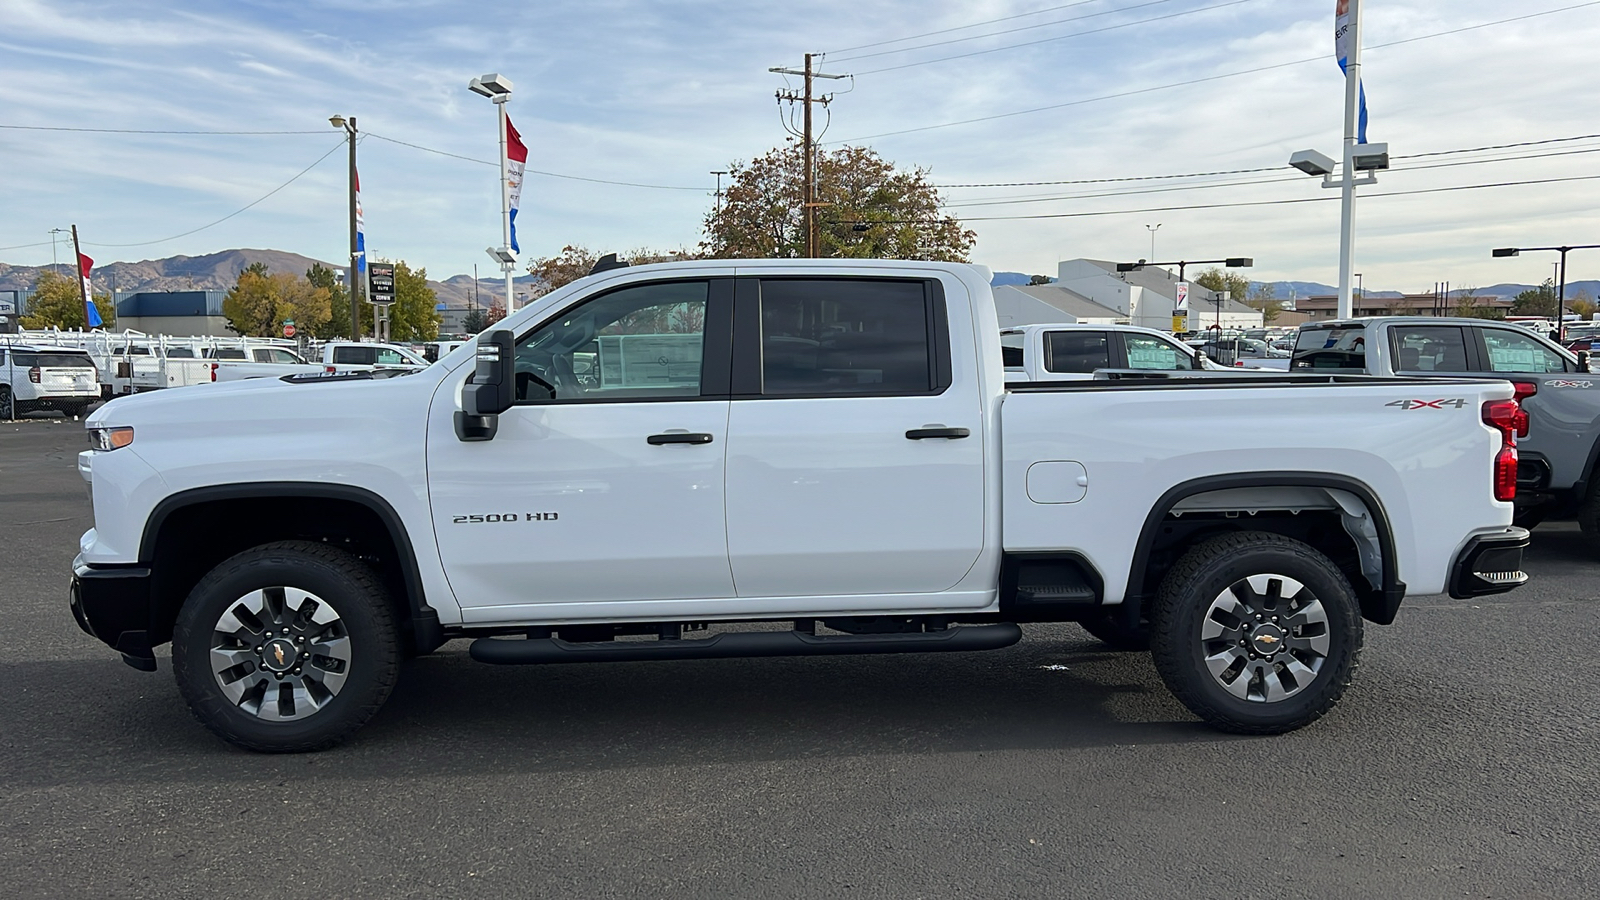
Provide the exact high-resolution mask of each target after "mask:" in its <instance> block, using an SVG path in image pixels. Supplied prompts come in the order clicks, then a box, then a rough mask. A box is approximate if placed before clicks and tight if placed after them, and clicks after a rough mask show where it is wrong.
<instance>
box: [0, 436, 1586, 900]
mask: <svg viewBox="0 0 1600 900" xmlns="http://www.w3.org/2000/svg"><path fill="white" fill-rule="evenodd" d="M83 446H84V441H83V434H82V429H81V424H80V423H76V422H67V421H62V420H52V419H47V418H36V419H33V420H30V421H26V422H18V423H0V616H3V620H0V684H3V687H0V787H3V790H0V873H3V874H0V896H3V897H19V898H35V897H38V898H43V897H95V898H102V897H221V896H270V897H273V898H281V897H317V898H332V897H385V898H390V897H394V898H399V897H509V896H524V897H612V896H617V897H661V896H692V897H756V896H760V897H765V898H777V897H830V898H832V897H930V898H939V897H980V896H1004V897H1067V896H1094V897H1141V898H1143V897H1195V898H1201V897H1219V898H1220V897H1272V898H1302V897H1305V898H1312V897H1315V898H1321V897H1341V898H1343V897H1407V898H1418V897H1563V898H1564V897H1579V896H1595V895H1596V894H1600V854H1597V853H1596V850H1595V848H1596V846H1597V845H1600V778H1597V777H1596V767H1597V759H1600V712H1597V702H1596V701H1597V698H1600V648H1597V643H1600V642H1597V638H1600V581H1597V579H1596V578H1595V575H1596V573H1600V550H1596V549H1592V548H1591V547H1590V546H1588V545H1587V544H1586V542H1585V541H1584V539H1583V538H1582V535H1581V534H1580V533H1579V532H1578V531H1577V530H1576V528H1575V527H1574V526H1572V525H1570V524H1566V523H1555V524H1552V525H1547V526H1545V527H1543V528H1541V529H1540V530H1539V531H1538V532H1536V542H1535V547H1534V550H1533V552H1532V556H1531V561H1530V564H1529V565H1528V569H1529V571H1530V572H1531V573H1532V574H1533V576H1534V581H1533V582H1532V583H1531V584H1530V585H1529V586H1528V587H1526V588H1524V589H1522V590H1520V591H1518V592H1515V593H1512V594H1510V595H1505V596H1503V597H1499V598H1490V599H1488V600H1485V601H1476V602H1471V601H1467V602H1464V601H1455V600H1450V599H1448V598H1442V597H1414V598H1411V599H1408V600H1407V602H1406V605H1405V607H1404V608H1403V609H1402V611H1401V617H1400V621H1399V622H1397V623H1396V624H1395V625H1394V626H1392V627H1389V628H1379V627H1376V626H1369V628H1368V631H1367V644H1366V651H1365V655H1364V657H1363V661H1362V666H1361V669H1360V671H1359V672H1358V674H1357V680H1356V684H1355V686H1354V687H1353V688H1352V689H1351V690H1350V692H1349V693H1348V694H1347V695H1346V697H1345V699H1344V702H1343V704H1342V705H1341V706H1340V707H1339V708H1338V709H1337V710H1335V711H1334V713H1333V714H1331V715H1330V716H1329V717H1327V718H1326V719H1324V720H1323V721H1321V722H1319V723H1317V724H1316V725H1313V726H1312V727H1310V728H1308V729H1305V730H1303V731H1301V732H1298V733H1295V734H1292V735H1286V736H1282V737H1276V738H1265V739H1263V738H1239V737H1232V736H1227V735H1222V734H1218V733H1215V732H1212V731H1210V730H1208V729H1207V728H1205V727H1203V726H1201V725H1200V724H1199V723H1198V722H1197V721H1196V720H1195V719H1194V718H1193V717H1192V716H1191V715H1190V714H1189V713H1188V712H1187V711H1186V710H1185V709H1183V707H1181V706H1180V705H1179V704H1178V703H1177V702H1176V701H1174V700H1173V699H1171V698H1170V697H1169V696H1168V694H1167V692H1166V690H1165V689H1164V688H1163V687H1162V685H1161V683H1160V681H1159V680H1158V678H1157V676H1156V674H1155V671H1154V669H1153V668H1152V666H1151V664H1150V662H1149V660H1148V658H1147V657H1144V656H1140V655H1125V654H1118V653H1111V652H1107V651H1105V650H1103V649H1102V648H1101V645H1099V644H1098V643H1097V642H1096V641H1094V640H1093V639H1092V638H1090V637H1088V635H1086V634H1085V633H1084V632H1082V631H1081V630H1080V629H1078V628H1077V627H1076V626H1056V627H1035V628H1033V629H1031V630H1030V631H1029V633H1028V636H1027V637H1026V638H1025V639H1024V641H1023V642H1022V643H1021V644H1019V645H1017V646H1015V647H1012V648H1009V649H1006V650H1001V651H995V652H991V653H981V654H958V655H948V656H928V657H917V656H896V657H860V658H821V659H789V660H781V659H780V660H749V661H714V662H678V663H620V664H607V665H593V666H557V667H548V668H540V667H525V668H494V667H486V666H482V665H479V664H476V663H473V662H472V661H470V660H469V659H468V657H467V654H466V645H465V643H464V642H455V643H452V644H450V645H447V646H446V648H445V649H444V650H443V651H441V652H440V653H438V654H436V655H434V656H430V657H426V658H423V659H419V660H416V661H414V662H413V663H411V664H410V666H409V668H408V670H407V671H406V672H405V674H404V675H403V677H402V680H401V682H400V685H399V687H398V689H397V690H396V691H395V693H394V695H393V697H392V698H391V699H390V700H389V702H388V705H387V706H386V707H385V708H384V709H383V711H382V712H381V713H380V714H379V715H378V717H377V718H376V719H375V720H374V721H373V722H372V723H371V724H369V725H368V726H367V727H366V728H365V729H364V730H362V731H361V732H359V733H358V734H357V735H356V736H355V738H354V739H353V740H351V741H350V742H348V743H346V744H345V745H343V746H341V747H339V748H336V749H334V750H332V751H329V752H326V753H321V754H314V755H305V756H260V755H254V754H250V753H247V752H243V751H239V750H235V749H232V748H230V747H228V746H226V745H224V744H222V743H220V742H219V741H217V740H216V739H214V738H213V737H211V735H210V734H209V733H208V732H206V731H205V730H203V729H202V728H201V727H200V726H199V725H198V724H196V723H195V722H194V721H193V720H192V719H191V718H190V716H189V713H188V711H187V709H186V708H185V707H184V705H183V703H182V701H181V700H180V698H179V696H178V693H177V690H176V688H175V687H174V685H173V682H172V677H171V669H170V665H169V663H168V662H167V660H166V659H165V658H163V659H162V661H161V671H160V672H158V673H156V674H153V675H152V674H145V673H141V672H137V671H135V670H133V669H131V668H128V667H127V666H125V665H123V664H122V662H121V661H120V659H119V658H118V657H117V656H116V654H115V653H113V652H111V651H110V650H109V649H107V648H106V647H104V646H103V645H101V644H99V643H98V642H97V641H95V640H94V639H93V638H90V637H89V636H87V635H85V634H83V633H81V632H80V631H79V630H78V628H77V626H76V625H74V624H73V621H72V617H71V615H70V614H69V613H68V611H67V605H66V597H65V587H66V577H67V573H68V569H69V566H70V562H71V560H72V557H73V554H74V552H75V549H76V546H77V538H78V535H79V534H80V533H81V532H82V531H83V530H84V529H86V528H88V527H89V525H90V514H89V507H88V503H87V500H86V497H85V493H84V490H83V486H82V483H81V481H80V480H79V478H78V476H77V473H76V471H75V469H74V457H75V455H76V453H77V452H78V450H79V449H80V448H82V447H83ZM163 649H165V648H163Z"/></svg>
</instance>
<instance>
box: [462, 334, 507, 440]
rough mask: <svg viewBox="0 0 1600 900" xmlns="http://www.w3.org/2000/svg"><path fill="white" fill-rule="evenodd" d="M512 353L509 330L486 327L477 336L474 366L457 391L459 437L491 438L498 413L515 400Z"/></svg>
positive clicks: (498, 425)
mask: <svg viewBox="0 0 1600 900" xmlns="http://www.w3.org/2000/svg"><path fill="white" fill-rule="evenodd" d="M515 354H516V344H515V340H514V339H513V337H512V335H511V332H509V331H505V330H496V331H488V332H485V333H483V334H481V335H479V336H478V367H477V369H475V370H474V371H473V373H472V377H471V378H470V379H468V383H467V385H466V387H464V388H463V389H462V391H461V406H462V409H461V411H460V412H457V413H456V437H458V438H460V439H461V440H463V441H488V440H493V439H494V435H495V432H496V431H498V430H499V428H500V414H501V413H503V412H505V411H506V410H508V409H510V408H511V405H512V403H513V402H515V400H516V394H515V387H516V377H515V374H514V372H513V368H514V366H515V359H516V356H515Z"/></svg>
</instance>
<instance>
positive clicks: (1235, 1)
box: [839, 0, 1256, 75]
mask: <svg viewBox="0 0 1600 900" xmlns="http://www.w3.org/2000/svg"><path fill="white" fill-rule="evenodd" d="M1157 2H1165V0H1157ZM1254 2H1256V0H1228V2H1226V3H1216V4H1213V5H1211V6H1201V7H1197V8H1195V9H1186V10H1184V11H1182V12H1175V13H1168V14H1167V15H1164V16H1151V17H1150V18H1148V19H1140V20H1138V21H1136V22H1122V23H1120V24H1117V25H1107V26H1105V27H1103V28H1091V29H1089V30H1087V31H1074V32H1072V33H1071V34H1061V35H1056V36H1055V37H1048V38H1040V39H1039V40H1036V41H1024V42H1022V43H1020V44H1006V45H1005V46H1003V47H990V48H989V49H987V50H973V51H972V52H970V53H958V54H956V55H954V56H940V57H937V58H934V59H923V60H918V61H917V62H908V63H901V64H900V65H897V66H885V67H883V68H881V69H868V70H866V71H865V72H861V73H859V74H861V75H877V74H879V73H882V72H895V71H898V70H900V69H910V68H913V67H915V66H926V65H931V64H933V63H941V62H949V61H951V60H953V59H968V58H970V57H974V56H983V55H985V54H988V53H999V52H1001V51H1002V50H1015V49H1017V48H1019V47H1033V46H1036V45H1038V44H1048V43H1051V42H1053V41H1064V40H1066V39H1067V38H1075V37H1083V36H1084V35H1088V34H1104V33H1106V32H1108V31H1117V30H1119V29H1122V28H1132V27H1134V26H1136V25H1149V24H1151V23H1152V22H1165V21H1167V20H1168V19H1179V18H1182V17H1184V16H1192V15H1194V14H1195V13H1203V12H1210V11H1212V10H1215V9H1224V8H1226V7H1229V6H1238V5H1239V4H1241V3H1254ZM1143 5H1144V6H1154V5H1155V4H1154V3H1146V4H1143ZM1138 8H1139V7H1136V6H1130V7H1127V8H1126V9H1138ZM1114 11H1115V12H1125V11H1126V10H1125V9H1124V10H1114ZM1096 15H1105V13H1096ZM1080 18H1085V19H1087V18H1089V17H1088V16H1082V17H1080ZM1067 21H1072V20H1070V19H1069V20H1067ZM1002 33H1003V32H1002ZM963 40H972V39H971V38H963ZM926 46H929V47H934V46H938V45H936V44H928V45H926ZM908 49H920V48H916V47H913V48H908ZM888 52H899V51H888ZM874 55H877V54H874ZM854 58H855V59H863V58H864V57H854ZM846 61H847V60H839V62H846Z"/></svg>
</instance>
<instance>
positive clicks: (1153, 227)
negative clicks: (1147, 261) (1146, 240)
mask: <svg viewBox="0 0 1600 900" xmlns="http://www.w3.org/2000/svg"><path fill="white" fill-rule="evenodd" d="M1144 228H1145V230H1146V231H1148V232H1150V258H1151V259H1155V258H1156V232H1158V231H1160V230H1161V223H1160V222H1157V223H1155V224H1154V225H1146V226H1144ZM1178 280H1179V281H1182V280H1183V279H1182V278H1179V279H1178Z"/></svg>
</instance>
